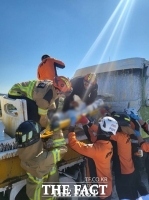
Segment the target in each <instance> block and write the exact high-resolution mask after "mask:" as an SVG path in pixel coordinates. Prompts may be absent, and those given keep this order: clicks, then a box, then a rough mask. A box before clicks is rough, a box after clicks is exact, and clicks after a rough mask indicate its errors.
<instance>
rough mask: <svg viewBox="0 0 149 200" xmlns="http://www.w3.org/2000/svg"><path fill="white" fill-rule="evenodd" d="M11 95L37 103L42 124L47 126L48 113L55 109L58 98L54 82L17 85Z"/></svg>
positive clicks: (31, 82) (35, 81) (11, 90)
mask: <svg viewBox="0 0 149 200" xmlns="http://www.w3.org/2000/svg"><path fill="white" fill-rule="evenodd" d="M8 94H9V95H13V96H22V97H27V98H29V99H31V100H33V101H35V102H36V105H37V106H38V114H39V115H40V116H41V118H40V124H41V125H42V126H43V127H46V126H47V112H48V110H50V109H53V107H55V103H54V102H55V100H56V99H57V98H58V96H57V93H56V90H55V87H54V86H53V82H52V81H48V80H46V81H37V80H33V81H28V82H22V83H17V84H15V85H13V86H12V88H11V89H10V90H9V92H8Z"/></svg>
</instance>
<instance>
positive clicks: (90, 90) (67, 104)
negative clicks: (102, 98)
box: [62, 73, 98, 112]
mask: <svg viewBox="0 0 149 200" xmlns="http://www.w3.org/2000/svg"><path fill="white" fill-rule="evenodd" d="M71 84H72V88H73V92H72V93H71V94H70V95H69V96H67V97H66V98H65V100H64V105H63V109H62V110H63V112H66V111H67V110H69V109H73V108H74V107H75V106H76V105H75V102H74V95H77V96H79V97H80V99H81V100H82V101H83V102H85V103H86V105H89V104H91V103H93V102H94V101H95V99H96V97H97V90H98V85H97V82H96V74H94V73H90V74H87V75H85V76H82V77H76V78H73V79H71ZM76 103H77V102H76Z"/></svg>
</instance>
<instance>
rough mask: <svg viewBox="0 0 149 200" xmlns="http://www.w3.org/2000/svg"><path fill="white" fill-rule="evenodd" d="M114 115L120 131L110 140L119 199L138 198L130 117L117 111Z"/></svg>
mask: <svg viewBox="0 0 149 200" xmlns="http://www.w3.org/2000/svg"><path fill="white" fill-rule="evenodd" d="M112 117H113V118H114V119H115V120H116V121H117V122H118V125H119V127H118V131H117V133H116V135H112V136H111V137H110V140H111V142H112V145H113V158H112V160H113V171H114V174H115V185H116V190H117V194H118V197H119V199H131V200H135V199H137V198H138V193H137V189H136V184H135V168H134V164H133V160H132V150H131V141H130V135H131V134H134V131H133V129H132V128H131V127H130V118H129V116H128V115H126V114H125V113H115V114H113V115H112Z"/></svg>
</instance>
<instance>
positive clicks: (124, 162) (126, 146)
mask: <svg viewBox="0 0 149 200" xmlns="http://www.w3.org/2000/svg"><path fill="white" fill-rule="evenodd" d="M110 139H111V140H114V141H116V142H117V151H118V156H119V160H120V167H121V173H122V174H131V173H132V172H134V170H135V169H134V164H133V161H132V154H131V141H130V136H129V135H127V134H125V133H123V132H117V133H116V135H112V136H111V137H110Z"/></svg>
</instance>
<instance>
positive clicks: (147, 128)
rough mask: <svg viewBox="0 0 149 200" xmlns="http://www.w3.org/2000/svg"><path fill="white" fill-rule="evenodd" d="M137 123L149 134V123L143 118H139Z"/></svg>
mask: <svg viewBox="0 0 149 200" xmlns="http://www.w3.org/2000/svg"><path fill="white" fill-rule="evenodd" d="M139 123H140V125H141V127H142V129H143V130H144V131H145V132H146V133H147V134H148V135H149V124H148V123H146V122H144V121H143V120H141V119H140V120H139Z"/></svg>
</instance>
